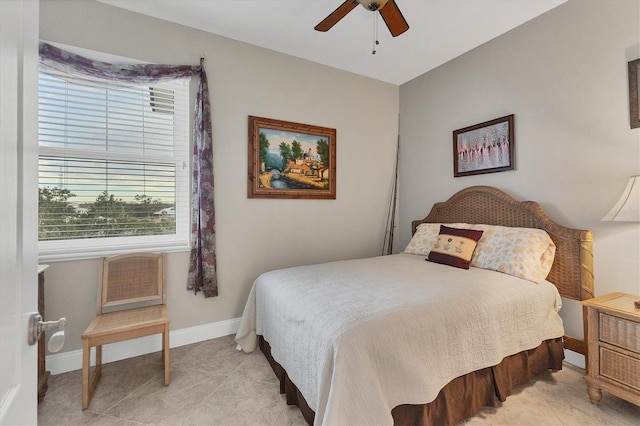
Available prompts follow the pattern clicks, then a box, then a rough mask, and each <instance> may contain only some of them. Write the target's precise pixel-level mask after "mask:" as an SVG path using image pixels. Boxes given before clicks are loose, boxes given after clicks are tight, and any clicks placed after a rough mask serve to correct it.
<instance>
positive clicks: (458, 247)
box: [427, 225, 483, 269]
mask: <svg viewBox="0 0 640 426" xmlns="http://www.w3.org/2000/svg"><path fill="white" fill-rule="evenodd" d="M482 233H483V231H480V230H474V229H459V228H450V227H448V226H444V225H441V226H440V234H439V235H438V239H437V241H436V243H435V244H434V245H433V248H432V249H431V252H430V253H429V257H428V258H427V260H428V261H430V262H436V263H442V264H444V265H449V266H454V267H456V268H462V269H469V261H470V260H471V256H472V255H473V250H474V249H475V248H476V245H477V243H478V240H479V239H480V237H482Z"/></svg>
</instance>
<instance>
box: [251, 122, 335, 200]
mask: <svg viewBox="0 0 640 426" xmlns="http://www.w3.org/2000/svg"><path fill="white" fill-rule="evenodd" d="M248 159H249V161H248V179H247V197H248V198H306V199H330V200H335V198H336V129H331V128H327V127H320V126H313V125H309V124H300V123H291V122H289V121H282V120H273V119H270V118H261V117H253V116H249V155H248Z"/></svg>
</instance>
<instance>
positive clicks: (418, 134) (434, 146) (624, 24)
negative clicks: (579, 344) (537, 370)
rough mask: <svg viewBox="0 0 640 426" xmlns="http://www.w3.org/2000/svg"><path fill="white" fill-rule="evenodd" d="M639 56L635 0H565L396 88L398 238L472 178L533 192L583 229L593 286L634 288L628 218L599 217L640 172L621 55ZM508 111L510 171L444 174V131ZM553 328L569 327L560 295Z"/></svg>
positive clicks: (447, 169)
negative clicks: (587, 234)
mask: <svg viewBox="0 0 640 426" xmlns="http://www.w3.org/2000/svg"><path fill="white" fill-rule="evenodd" d="M638 57H640V2H639V1H637V0H611V1H609V0H570V1H569V2H568V3H565V4H563V5H561V6H559V7H558V8H556V9H554V10H551V11H550V12H548V13H546V14H544V15H542V16H540V17H538V18H536V19H534V20H532V21H530V22H528V23H526V24H524V25H522V26H520V27H518V28H516V29H514V30H512V31H510V32H508V33H507V34H504V35H502V36H500V37H498V38H496V39H494V40H492V41H490V42H488V43H486V44H484V45H482V46H480V47H478V48H476V49H474V50H473V51H470V52H468V53H466V54H464V55H462V56H460V57H458V58H456V59H455V60H453V61H451V62H449V63H447V64H444V65H442V66H440V67H439V68H437V69H435V70H432V71H430V72H428V73H426V74H424V75H422V76H420V77H418V78H416V79H414V80H412V81H410V82H408V83H406V84H404V85H402V86H401V87H400V118H401V120H400V141H401V149H400V153H401V161H400V164H401V174H400V176H401V178H400V179H401V191H400V194H401V196H400V206H401V207H400V217H401V220H400V232H401V244H400V245H401V246H403V245H406V243H407V242H408V241H409V239H410V229H409V223H410V221H411V220H414V219H416V218H421V217H423V216H425V215H426V213H427V212H428V210H429V208H430V207H431V205H432V204H433V203H434V202H436V201H441V200H446V199H447V198H448V197H449V196H451V195H452V194H453V193H455V192H456V191H458V190H460V189H462V188H465V187H467V186H472V185H492V186H495V187H498V188H501V189H503V190H505V191H506V192H508V193H509V194H511V195H512V196H514V197H516V198H518V199H521V200H524V199H527V200H535V201H538V202H540V203H541V205H542V207H543V208H544V209H545V210H546V211H547V213H548V214H549V215H550V216H551V217H552V218H554V219H555V220H556V221H558V222H560V223H562V224H564V225H567V226H571V227H578V228H585V229H591V230H592V231H593V235H594V252H595V291H596V294H597V295H602V294H605V293H608V292H611V291H624V292H629V293H635V294H640V225H639V224H637V223H632V224H629V223H626V224H624V223H610V222H609V223H606V222H601V221H600V219H601V218H602V217H603V216H604V215H605V213H607V211H608V210H609V208H611V207H612V206H613V204H614V203H615V201H616V200H617V199H618V197H619V196H620V194H621V193H622V190H623V189H624V187H625V185H626V183H627V181H628V179H629V176H631V175H634V174H639V173H640V129H633V130H631V129H630V127H629V110H628V105H629V104H628V89H627V62H628V61H630V60H632V59H636V58H638ZM508 114H515V143H516V151H515V155H516V161H515V163H516V170H515V171H508V172H503V173H494V174H487V175H480V176H467V177H459V178H454V177H453V166H452V131H453V130H456V129H460V128H463V127H466V126H470V125H473V124H477V123H481V122H483V121H487V120H491V119H493V118H498V117H502V116H505V115H508ZM562 315H563V318H564V320H565V328H566V329H567V330H568V331H569V332H570V333H572V334H574V335H578V336H581V335H582V328H581V309H580V305H579V304H577V303H575V302H573V301H566V302H565V307H564V308H563V312H562Z"/></svg>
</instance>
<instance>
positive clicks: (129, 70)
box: [40, 42, 218, 298]
mask: <svg viewBox="0 0 640 426" xmlns="http://www.w3.org/2000/svg"><path fill="white" fill-rule="evenodd" d="M40 64H41V65H42V66H44V67H48V68H51V69H55V70H58V71H63V72H66V73H69V74H82V75H90V76H94V77H97V78H102V79H109V80H115V81H123V82H129V83H134V84H146V83H154V82H160V81H167V80H174V79H179V78H188V77H192V76H194V75H198V76H199V80H200V81H199V84H198V94H197V98H196V105H195V111H194V125H193V154H194V155H193V180H192V184H191V185H192V187H191V190H192V209H193V210H192V215H191V216H192V225H191V234H192V244H193V247H192V249H191V260H190V266H189V275H188V279H187V289H188V290H193V291H194V292H195V293H196V294H197V293H198V292H199V291H202V293H203V294H204V297H205V298H206V297H211V296H217V295H218V282H217V278H216V251H215V229H214V225H215V220H214V205H213V143H212V137H211V136H212V126H211V112H210V104H209V88H208V85H207V75H206V72H205V70H204V66H203V60H202V59H201V60H200V65H161V64H110V63H107V62H100V61H95V60H92V59H89V58H85V57H83V56H80V55H77V54H75V53H71V52H68V51H65V50H62V49H60V48H57V47H55V46H52V45H50V44H48V43H43V42H41V43H40Z"/></svg>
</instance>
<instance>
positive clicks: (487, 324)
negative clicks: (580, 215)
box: [236, 186, 593, 424]
mask: <svg viewBox="0 0 640 426" xmlns="http://www.w3.org/2000/svg"><path fill="white" fill-rule="evenodd" d="M423 224H424V225H423ZM442 224H444V225H445V227H442ZM451 224H456V225H457V226H454V225H451ZM434 226H435V227H437V228H438V229H440V235H437V237H441V236H443V234H442V233H443V232H444V231H443V230H445V231H447V232H449V231H451V228H454V230H456V229H457V231H456V232H462V231H460V229H461V228H465V229H469V230H470V231H469V232H474V231H477V229H483V230H484V231H483V232H484V234H483V235H485V237H487V236H489V235H493V233H494V232H496V230H498V231H499V232H502V230H503V227H508V228H504V229H507V231H508V232H510V231H511V230H512V229H517V230H520V229H522V228H526V229H524V232H537V233H539V234H544V235H546V238H549V239H550V243H549V246H548V247H547V248H546V250H547V252H548V251H549V250H551V248H553V251H555V253H553V254H552V256H551V258H550V260H549V258H548V257H547V260H546V262H547V263H548V269H546V270H545V271H544V275H545V277H546V279H544V278H545V277H542V279H540V280H538V279H535V280H533V281H536V282H532V279H531V278H530V277H529V276H525V275H523V276H519V277H514V276H512V275H511V274H510V273H504V271H503V272H496V270H491V269H487V268H485V267H482V265H481V267H471V268H469V269H462V268H459V267H451V266H449V265H442V264H440V263H435V262H425V256H424V255H422V254H420V253H421V252H420V250H418V251H417V252H412V250H409V246H407V249H405V251H404V252H403V253H402V254H397V255H390V256H380V257H376V258H370V259H356V260H349V261H342V262H331V263H326V264H320V265H309V266H303V267H296V268H287V269H281V270H277V271H271V272H267V273H265V274H262V275H261V276H260V277H258V279H256V282H255V283H254V285H253V287H252V289H251V293H250V295H249V298H248V300H247V304H246V306H245V310H244V313H243V317H242V320H241V323H240V326H239V329H238V333H237V335H236V342H237V343H238V345H239V346H240V347H241V348H242V349H243V350H244V351H245V352H251V351H253V350H255V349H256V348H258V347H259V348H260V349H261V350H262V351H263V352H264V354H265V355H266V357H267V359H268V360H269V362H270V364H271V366H272V368H273V370H274V372H275V374H276V375H277V376H278V378H279V379H280V391H281V393H286V398H287V403H289V404H295V405H298V406H299V407H300V409H301V411H302V413H303V415H304V417H305V419H306V420H307V422H308V423H310V424H392V423H393V424H455V423H457V422H459V421H461V420H464V419H465V418H468V417H470V416H473V415H474V414H475V413H476V412H478V411H479V410H480V408H482V407H483V406H496V405H497V404H498V403H499V402H498V401H504V400H505V399H506V398H507V396H508V395H509V394H510V393H511V390H512V388H513V387H515V386H518V385H520V384H523V383H526V382H527V381H528V380H530V378H531V377H533V376H535V375H537V374H539V373H541V372H543V371H545V370H548V369H552V370H558V369H561V368H562V360H563V358H564V352H563V347H564V346H566V345H569V346H568V347H569V348H571V349H572V350H576V351H578V352H581V353H584V342H583V341H581V340H580V339H576V338H573V337H570V336H565V335H564V329H563V327H562V320H561V319H560V317H559V315H558V311H559V309H560V307H561V299H560V295H561V296H564V297H566V298H570V299H576V300H583V299H587V298H591V297H593V271H592V269H593V268H592V264H593V263H592V250H591V246H592V237H591V232H590V231H586V230H579V229H572V228H567V227H564V226H561V225H559V224H557V223H556V222H554V221H553V220H551V219H550V218H549V217H548V216H547V215H546V214H545V213H544V212H543V210H542V208H541V207H540V206H539V205H538V204H537V203H535V202H531V201H524V202H521V201H517V200H515V199H513V198H512V197H511V196H509V195H508V194H506V193H504V192H502V191H500V190H498V189H496V188H491V187H486V186H475V187H470V188H467V189H464V190H462V191H460V192H458V193H456V194H455V195H453V196H452V197H451V198H450V199H449V200H447V201H446V202H442V203H436V204H435V205H434V206H433V208H432V209H431V211H430V213H429V214H428V215H427V217H425V218H424V219H422V220H418V221H414V222H413V223H412V231H413V235H414V237H413V238H412V243H413V242H414V240H417V239H418V236H419V235H425V234H424V232H425V231H424V230H425V229H432V228H433V227H434ZM449 226H450V227H449ZM478 226H479V228H478ZM473 228H477V229H475V230H474V229H473ZM534 230H543V231H545V232H541V231H534ZM451 232H453V231H451ZM465 232H466V231H465ZM518 232H519V231H518ZM465 235H466V233H465ZM478 235H479V236H478V238H482V237H481V236H480V234H478ZM500 235H502V234H500ZM525 235H527V236H528V235H529V234H525ZM444 236H445V237H446V235H444ZM465 238H466V236H465ZM527 238H528V237H527ZM465 241H466V240H465ZM480 241H481V240H478V242H480ZM496 241H499V240H496ZM484 244H486V241H485V243H484ZM410 245H411V243H410ZM552 246H553V247H552ZM479 249H480V246H478V248H477V249H476V253H475V254H474V256H478V250H479ZM431 250H432V251H436V250H435V249H433V248H432V249H431ZM472 251H473V250H472ZM485 251H486V250H484V249H483V250H480V252H481V253H483V252H485ZM416 253H417V254H416ZM429 257H430V258H431V255H429ZM474 261H475V260H474ZM523 263H525V262H523ZM472 266H473V263H472ZM485 266H486V265H485ZM426 277H428V279H427V278H426ZM523 277H524V278H523ZM525 278H526V279H525ZM537 281H539V282H537ZM534 302H535V303H534Z"/></svg>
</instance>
